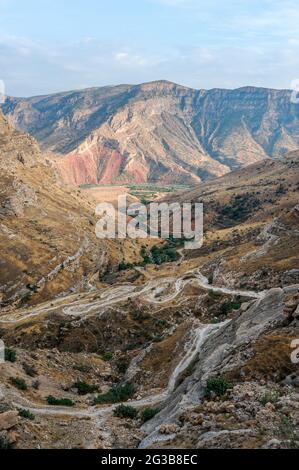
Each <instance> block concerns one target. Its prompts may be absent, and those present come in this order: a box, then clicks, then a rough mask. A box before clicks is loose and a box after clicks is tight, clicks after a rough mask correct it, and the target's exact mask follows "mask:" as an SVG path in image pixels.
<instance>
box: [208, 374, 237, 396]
mask: <svg viewBox="0 0 299 470" xmlns="http://www.w3.org/2000/svg"><path fill="white" fill-rule="evenodd" d="M230 388H232V384H231V383H230V382H228V380H226V379H225V378H224V377H211V378H210V379H208V381H207V388H206V397H207V398H210V397H211V395H212V393H215V395H217V396H218V397H222V396H223V395H225V394H226V392H227V391H228V390H229V389H230Z"/></svg>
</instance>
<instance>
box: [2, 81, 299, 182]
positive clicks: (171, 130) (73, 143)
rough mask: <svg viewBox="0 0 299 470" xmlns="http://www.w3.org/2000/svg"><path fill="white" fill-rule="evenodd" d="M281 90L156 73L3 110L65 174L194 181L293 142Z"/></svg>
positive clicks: (292, 110) (293, 119)
mask: <svg viewBox="0 0 299 470" xmlns="http://www.w3.org/2000/svg"><path fill="white" fill-rule="evenodd" d="M290 98H291V92H289V91H287V90H271V89H263V88H254V87H244V88H240V89H237V90H222V89H213V90H208V91H207V90H193V89H190V88H186V87H183V86H180V85H176V84H174V83H170V82H165V81H158V82H152V83H147V84H142V85H136V86H132V85H120V86H115V87H103V88H92V89H87V90H82V91H73V92H67V93H59V94H55V95H48V96H41V97H34V98H28V99H21V98H7V100H6V102H5V104H4V105H3V110H4V112H5V114H7V115H8V116H9V118H10V120H11V122H12V123H13V124H14V125H15V126H16V127H17V128H18V129H20V130H22V131H26V132H29V133H31V134H32V135H34V136H35V137H36V138H37V139H38V141H39V143H40V144H41V145H42V147H43V149H45V150H49V151H52V152H55V153H58V154H61V156H60V157H58V158H57V159H56V161H57V167H58V169H59V171H60V173H61V175H63V178H64V179H65V181H67V182H70V183H73V184H77V185H80V184H83V183H103V184H110V183H119V182H131V181H135V182H139V183H142V182H160V183H162V182H163V183H167V182H171V183H174V182H176V183H182V182H183V183H186V182H187V183H196V182H199V181H201V180H206V179H210V178H212V177H215V176H221V175H223V174H225V173H227V172H229V171H230V170H232V169H236V168H238V167H243V166H246V165H248V164H251V163H255V162H258V161H260V160H262V159H264V158H267V157H272V158H277V157H279V156H282V155H284V154H285V153H287V152H288V151H292V150H295V149H297V148H298V146H299V111H298V106H297V105H295V104H293V103H292V102H291V99H290ZM62 156H63V157H62Z"/></svg>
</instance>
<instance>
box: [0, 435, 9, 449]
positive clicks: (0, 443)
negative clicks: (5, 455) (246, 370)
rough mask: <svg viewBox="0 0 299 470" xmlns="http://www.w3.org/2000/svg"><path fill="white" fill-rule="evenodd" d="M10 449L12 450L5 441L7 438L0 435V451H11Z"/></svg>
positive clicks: (7, 441)
mask: <svg viewBox="0 0 299 470" xmlns="http://www.w3.org/2000/svg"><path fill="white" fill-rule="evenodd" d="M11 448H12V445H11V443H10V442H9V440H8V439H7V437H5V436H1V435H0V449H1V450H4V449H11Z"/></svg>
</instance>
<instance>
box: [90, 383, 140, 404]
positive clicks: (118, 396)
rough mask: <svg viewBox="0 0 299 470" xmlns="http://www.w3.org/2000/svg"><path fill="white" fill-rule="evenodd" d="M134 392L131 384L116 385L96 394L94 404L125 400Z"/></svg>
mask: <svg viewBox="0 0 299 470" xmlns="http://www.w3.org/2000/svg"><path fill="white" fill-rule="evenodd" d="M134 393H135V387H134V385H133V384H125V385H118V386H116V387H113V388H111V389H110V390H108V392H106V393H102V394H101V395H98V396H97V397H96V398H95V400H94V404H95V405H102V404H105V403H119V402H122V401H127V400H129V399H130V398H132V397H133V395H134Z"/></svg>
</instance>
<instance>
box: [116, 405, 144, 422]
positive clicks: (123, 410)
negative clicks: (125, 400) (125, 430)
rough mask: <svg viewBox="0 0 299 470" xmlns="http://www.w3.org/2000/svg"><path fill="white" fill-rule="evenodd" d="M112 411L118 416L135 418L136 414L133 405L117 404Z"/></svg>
mask: <svg viewBox="0 0 299 470" xmlns="http://www.w3.org/2000/svg"><path fill="white" fill-rule="evenodd" d="M113 413H114V415H115V416H117V417H118V418H130V419H136V418H137V416H138V411H137V410H136V408H133V406H126V405H119V406H117V407H116V408H115V409H114V410H113Z"/></svg>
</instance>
